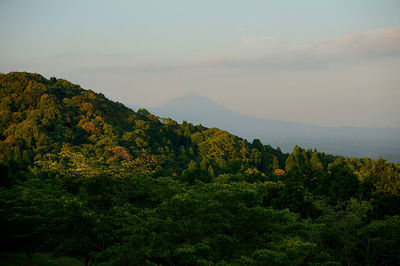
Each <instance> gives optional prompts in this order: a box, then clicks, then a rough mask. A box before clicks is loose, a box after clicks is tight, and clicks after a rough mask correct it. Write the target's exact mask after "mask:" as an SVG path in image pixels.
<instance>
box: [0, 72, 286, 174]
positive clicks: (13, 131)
mask: <svg viewBox="0 0 400 266" xmlns="http://www.w3.org/2000/svg"><path fill="white" fill-rule="evenodd" d="M0 100H1V101H0V160H10V159H13V160H16V161H20V160H23V161H24V162H26V163H29V164H32V165H35V166H40V167H42V168H46V169H50V170H55V171H57V172H63V171H67V172H66V174H67V175H76V176H79V175H81V174H82V173H85V174H91V175H98V174H99V173H102V172H107V173H108V174H110V175H111V174H112V175H123V174H124V171H125V172H126V173H135V174H142V173H143V174H155V175H163V174H164V175H181V174H182V173H183V172H184V171H185V170H187V169H192V170H196V169H199V171H198V172H197V178H201V176H204V177H207V178H209V177H210V175H209V172H212V173H213V175H214V174H218V173H224V172H234V171H239V170H243V171H244V170H246V169H247V168H254V167H256V168H258V169H260V170H262V171H271V169H270V165H271V164H272V162H273V159H274V158H277V159H278V160H279V164H280V165H281V167H282V168H283V167H284V163H285V160H286V155H284V154H282V152H280V151H278V150H274V149H272V148H271V147H267V146H263V145H258V146H257V148H255V146H254V145H252V144H250V143H248V142H246V141H245V140H243V139H240V138H238V137H236V136H234V135H231V134H229V133H228V132H226V131H222V130H219V129H216V128H212V129H208V128H205V127H203V126H193V125H192V124H189V123H182V124H178V123H176V122H175V121H173V120H171V119H164V120H160V119H158V118H157V117H156V116H154V115H152V114H150V113H149V112H147V111H145V110H140V111H138V112H134V111H133V110H131V109H129V108H127V107H125V106H124V105H122V104H120V103H115V102H112V101H110V100H108V99H106V98H105V97H104V95H102V94H97V93H95V92H93V91H88V90H84V89H82V88H81V87H80V86H78V85H74V84H72V83H69V82H67V81H66V80H63V79H58V80H57V79H56V78H51V79H50V80H47V79H45V78H44V77H42V76H41V75H38V74H30V73H9V74H6V75H4V74H0ZM255 154H257V156H261V157H262V158H263V159H262V160H259V159H256V158H257V156H256V155H255ZM258 154H260V155H258ZM71 171H73V172H71ZM113 171H114V172H113ZM186 173H187V172H186ZM190 178H194V176H192V177H190Z"/></svg>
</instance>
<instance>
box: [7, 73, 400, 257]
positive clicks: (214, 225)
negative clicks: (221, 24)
mask: <svg viewBox="0 0 400 266" xmlns="http://www.w3.org/2000/svg"><path fill="white" fill-rule="evenodd" d="M0 100H1V101H0V176H1V178H0V230H1V235H2V237H1V240H0V241H1V250H2V251H24V252H26V254H27V255H28V256H34V255H35V253H36V252H38V251H46V252H50V253H52V254H53V256H54V257H57V256H62V255H67V256H70V257H75V258H79V259H80V260H82V262H84V263H85V264H86V265H214V264H218V265H396V264H398V263H399V261H400V195H399V190H400V165H399V164H393V163H388V162H386V161H385V160H383V159H378V160H371V159H368V158H361V159H358V158H344V157H340V156H333V155H329V154H324V153H320V152H318V151H316V150H305V149H302V148H301V147H299V146H296V147H295V148H294V150H293V152H292V153H291V154H285V153H282V152H281V150H280V149H279V148H277V149H274V148H272V147H271V146H269V145H265V144H263V143H261V142H260V141H259V140H257V139H255V140H254V141H252V142H248V141H247V140H244V139H241V138H239V137H237V136H234V135H232V134H229V133H228V132H226V131H223V130H219V129H216V128H206V127H203V126H201V125H193V124H191V123H189V122H185V121H184V122H183V123H182V124H178V123H177V122H175V121H174V120H172V119H170V118H159V117H156V116H154V115H152V114H151V113H149V112H148V111H146V110H145V109H140V110H138V111H137V112H134V111H133V110H131V109H129V108H127V107H125V106H124V105H123V104H121V103H115V102H112V101H110V100H108V99H107V98H105V97H104V95H102V94H98V93H95V92H93V91H90V90H84V89H82V88H81V87H80V86H78V85H74V84H72V83H70V82H68V81H66V80H63V79H57V78H54V77H52V78H50V79H46V78H44V77H43V76H41V75H39V74H30V73H9V74H0ZM260 137H261V136H260Z"/></svg>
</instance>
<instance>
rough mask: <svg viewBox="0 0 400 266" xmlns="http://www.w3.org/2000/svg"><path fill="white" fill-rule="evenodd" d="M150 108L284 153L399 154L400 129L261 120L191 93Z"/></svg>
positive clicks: (178, 119)
mask: <svg viewBox="0 0 400 266" xmlns="http://www.w3.org/2000/svg"><path fill="white" fill-rule="evenodd" d="M132 107H133V108H135V107H134V106H132ZM136 108H137V107H136ZM148 110H149V111H151V112H152V113H154V114H156V115H158V116H160V117H172V118H174V119H176V120H177V121H179V122H181V121H184V120H185V121H190V122H192V123H194V124H202V125H205V126H209V127H218V128H221V129H225V130H228V131H229V132H232V133H233V134H236V135H238V136H240V137H242V138H245V139H247V140H249V141H251V140H253V139H255V138H258V139H260V140H261V141H262V142H263V143H268V144H269V145H271V146H274V147H278V146H279V147H280V148H281V149H282V150H283V151H284V152H290V151H292V150H293V148H294V147H295V146H296V145H301V146H302V147H304V148H306V149H317V150H319V151H323V152H326V153H330V154H336V155H342V156H356V157H373V158H378V157H382V156H384V158H386V157H388V159H389V158H390V159H392V160H393V159H394V161H396V157H393V156H391V155H394V154H396V153H398V151H399V150H400V129H398V128H358V127H351V126H345V127H324V126H317V125H310V124H304V123H295V122H283V121H278V120H267V119H259V118H254V117H249V116H247V115H243V114H240V113H237V112H233V111H231V110H228V109H227V108H225V107H223V106H222V105H220V104H218V103H216V102H215V101H213V100H211V99H209V98H207V97H204V96H201V95H198V94H196V93H188V94H186V95H184V96H182V97H178V98H175V99H172V100H171V101H169V102H167V103H165V104H163V105H161V106H159V107H154V108H148ZM277 112H279V110H277Z"/></svg>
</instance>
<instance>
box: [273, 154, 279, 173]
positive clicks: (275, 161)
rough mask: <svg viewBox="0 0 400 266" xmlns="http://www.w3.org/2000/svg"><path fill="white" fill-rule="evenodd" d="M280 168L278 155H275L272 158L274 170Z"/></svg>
mask: <svg viewBox="0 0 400 266" xmlns="http://www.w3.org/2000/svg"><path fill="white" fill-rule="evenodd" d="M276 169H279V161H278V157H276V156H275V155H274V158H273V159H272V170H274V171H275V170H276Z"/></svg>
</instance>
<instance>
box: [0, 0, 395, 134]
mask: <svg viewBox="0 0 400 266" xmlns="http://www.w3.org/2000/svg"><path fill="white" fill-rule="evenodd" d="M399 14H400V1H398V0H332V1H330V0H326V1H320V0H304V1H288V0H280V1H278V0H277V1H265V0H264V1H261V0H259V1H256V0H253V1H234V0H219V1H215V0H214V1H209V0H202V1H188V0H182V1H174V0H171V1H163V0H159V1H155V0H146V1H99V0H97V1H88V0H87V1H71V0H70V1H52V0H47V1H43V0H37V1H21V0H0V72H1V73H8V72H11V71H28V72H36V73H40V74H42V75H44V76H45V77H51V76H56V77H58V78H64V79H67V80H69V81H71V82H73V83H76V84H80V85H81V86H82V87H83V88H85V89H92V90H93V91H96V92H99V93H103V94H104V95H106V96H107V97H108V98H110V99H112V100H116V101H119V102H122V103H125V104H133V105H139V106H149V107H155V106H159V105H161V104H163V103H165V102H167V101H169V100H171V99H173V98H176V97H179V96H182V95H184V94H186V93H188V92H196V93H198V94H201V95H204V96H207V97H209V98H211V99H213V100H215V101H217V102H219V103H220V104H222V105H224V106H225V107H227V108H229V109H231V110H233V111H237V112H240V113H243V114H247V115H250V116H253V117H258V118H265V119H275V120H283V121H295V122H304V123H311V124H318V125H329V126H344V125H353V126H362V127H400V104H399V99H400V15H399Z"/></svg>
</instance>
